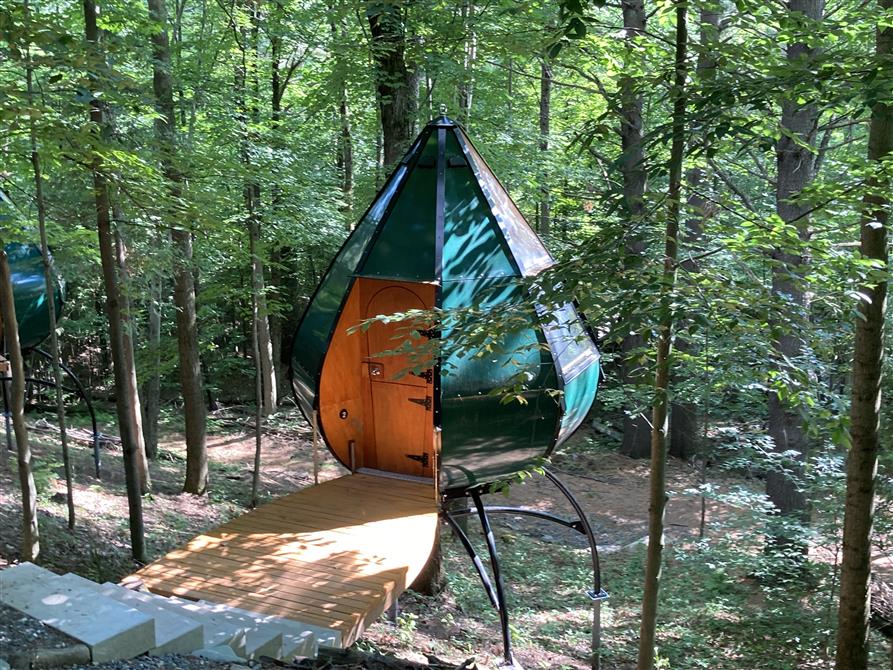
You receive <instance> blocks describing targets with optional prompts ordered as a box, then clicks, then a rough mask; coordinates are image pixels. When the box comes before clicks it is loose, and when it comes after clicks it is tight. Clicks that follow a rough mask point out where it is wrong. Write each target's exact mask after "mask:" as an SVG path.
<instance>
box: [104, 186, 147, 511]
mask: <svg viewBox="0 0 893 670" xmlns="http://www.w3.org/2000/svg"><path fill="white" fill-rule="evenodd" d="M112 213H113V214H114V218H115V220H116V221H121V220H122V217H121V216H120V210H119V209H118V206H117V204H114V203H113V204H112ZM115 262H116V265H117V267H118V281H119V286H120V290H121V335H122V337H123V338H124V364H125V370H124V373H125V376H126V379H127V386H128V397H129V398H132V399H133V402H132V403H131V404H130V407H129V408H128V411H129V413H130V422H131V424H132V426H131V430H132V432H133V436H134V440H135V441H136V460H137V467H138V469H139V473H140V491H142V492H143V493H144V494H145V493H148V492H149V489H150V488H151V487H152V479H151V476H150V474H149V461H148V459H147V458H146V442H145V437H144V436H143V411H142V406H141V404H140V394H139V388H140V387H139V382H138V380H137V377H136V356H135V354H134V350H133V333H134V332H135V330H134V324H133V317H132V312H131V310H130V293H131V283H130V271H129V270H128V269H127V245H126V243H125V241H124V238H123V237H122V236H121V231H120V228H119V224H117V223H116V224H115Z"/></svg>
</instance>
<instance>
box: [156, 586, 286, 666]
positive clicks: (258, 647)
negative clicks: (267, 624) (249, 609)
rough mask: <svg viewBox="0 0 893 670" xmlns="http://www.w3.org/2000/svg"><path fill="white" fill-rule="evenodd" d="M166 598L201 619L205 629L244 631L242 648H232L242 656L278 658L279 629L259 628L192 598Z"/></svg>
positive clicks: (248, 621) (193, 616)
mask: <svg viewBox="0 0 893 670" xmlns="http://www.w3.org/2000/svg"><path fill="white" fill-rule="evenodd" d="M168 600H169V601H170V602H171V603H176V604H177V605H179V606H180V607H181V609H182V610H183V612H184V613H185V614H186V615H187V616H189V617H192V618H195V619H197V620H198V621H201V622H202V623H203V624H204V625H205V629H206V630H207V628H208V627H209V626H212V627H216V628H220V629H235V630H242V631H244V632H245V648H244V650H243V651H242V652H241V653H240V652H239V650H238V649H234V651H235V652H236V653H237V654H239V656H241V657H242V658H247V659H249V660H251V659H255V658H260V657H261V656H271V657H272V658H279V656H280V655H281V654H282V633H280V632H279V631H276V630H269V629H266V628H260V627H258V624H257V622H255V621H254V620H253V619H251V618H249V617H245V616H242V615H240V614H237V613H235V612H231V611H227V610H214V609H213V608H210V607H207V606H206V605H203V604H201V603H199V602H196V601H194V600H184V599H182V598H168Z"/></svg>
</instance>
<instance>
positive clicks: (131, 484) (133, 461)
mask: <svg viewBox="0 0 893 670" xmlns="http://www.w3.org/2000/svg"><path fill="white" fill-rule="evenodd" d="M96 14H97V11H96V4H95V2H94V0H84V35H85V37H86V41H87V45H88V48H89V49H90V51H92V52H93V56H94V57H95V58H96V60H101V59H102V54H101V53H100V51H99V48H100V45H99V29H98V28H97V25H96ZM90 121H91V123H92V124H93V125H94V127H95V128H94V132H95V133H96V134H97V138H96V139H99V136H101V135H103V134H107V133H108V130H109V127H108V123H107V121H106V118H105V112H104V110H103V106H102V103H101V102H100V101H99V100H97V99H96V98H94V99H92V100H91V101H90ZM90 170H91V172H92V173H93V197H94V201H95V207H96V230H97V234H98V238H99V256H100V260H101V262H102V280H103V286H104V288H105V306H106V314H107V316H108V321H109V349H110V350H111V354H112V366H113V368H114V379H115V401H116V402H115V405H116V408H117V414H118V432H119V433H120V436H121V448H122V451H123V455H124V477H125V481H126V485H127V504H128V510H129V517H130V546H131V550H132V553H133V559H134V560H135V561H138V562H141V563H144V562H145V560H146V548H145V537H144V527H143V500H142V497H141V494H140V473H139V462H138V460H137V443H136V438H135V436H134V435H133V430H132V427H133V424H132V423H131V414H130V413H131V411H132V408H133V398H132V397H130V386H129V384H128V383H127V376H126V369H127V367H126V362H125V353H124V337H123V333H122V319H121V308H120V304H121V302H120V301H121V293H120V289H119V287H118V276H117V268H116V263H115V243H114V239H113V236H112V228H111V217H110V216H109V208H110V204H111V203H110V201H109V187H108V182H107V181H106V178H105V174H104V172H103V161H102V156H101V155H100V153H98V152H97V151H96V150H95V149H93V150H92V151H91V155H90Z"/></svg>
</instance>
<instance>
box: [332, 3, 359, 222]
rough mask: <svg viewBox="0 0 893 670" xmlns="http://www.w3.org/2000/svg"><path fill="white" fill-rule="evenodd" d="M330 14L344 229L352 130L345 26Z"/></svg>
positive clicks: (349, 218)
mask: <svg viewBox="0 0 893 670" xmlns="http://www.w3.org/2000/svg"><path fill="white" fill-rule="evenodd" d="M331 12H332V16H333V18H331V19H330V22H329V28H330V30H331V33H332V41H333V43H334V45H333V50H334V52H335V53H334V57H335V67H334V79H335V81H334V82H333V88H334V89H335V90H336V91H337V92H338V122H339V127H340V129H341V130H340V136H339V141H338V152H337V156H336V161H335V162H336V165H337V167H338V172H339V174H340V175H341V206H340V207H339V208H338V209H339V211H341V213H342V214H344V220H345V221H346V224H347V230H348V231H350V230H352V229H353V225H354V220H353V169H354V168H353V131H352V129H351V122H350V104H349V101H348V97H347V80H346V77H345V71H346V68H347V64H346V63H345V62H344V56H343V49H344V48H345V47H346V46H347V44H348V37H347V34H346V33H347V30H346V28H345V25H344V20H343V19H341V18H338V19H337V20H336V18H335V11H334V9H332V10H331Z"/></svg>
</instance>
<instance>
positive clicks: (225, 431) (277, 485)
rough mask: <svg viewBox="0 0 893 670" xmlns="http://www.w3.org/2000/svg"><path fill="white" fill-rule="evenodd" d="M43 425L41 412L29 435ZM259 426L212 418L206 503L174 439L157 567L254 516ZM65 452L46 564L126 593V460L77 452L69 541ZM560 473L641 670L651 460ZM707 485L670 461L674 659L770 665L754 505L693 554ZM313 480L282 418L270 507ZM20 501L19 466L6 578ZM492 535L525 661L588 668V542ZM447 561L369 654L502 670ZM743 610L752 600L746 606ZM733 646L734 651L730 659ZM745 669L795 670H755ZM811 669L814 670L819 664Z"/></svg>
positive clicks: (150, 515) (327, 472)
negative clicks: (586, 517)
mask: <svg viewBox="0 0 893 670" xmlns="http://www.w3.org/2000/svg"><path fill="white" fill-rule="evenodd" d="M106 419H107V420H108V421H107V423H106V425H113V423H112V421H111V417H110V416H108V417H106ZM36 420H37V419H36V417H34V416H33V415H29V419H28V421H29V423H30V424H31V425H35V421H36ZM250 423H251V419H250V418H248V417H246V416H240V415H239V414H237V413H234V412H233V411H232V410H230V411H229V412H225V413H221V414H218V415H214V416H212V417H210V419H209V424H208V430H209V437H208V446H209V454H210V461H211V466H210V469H211V484H210V489H209V493H208V495H206V496H202V497H198V496H193V495H189V494H184V493H182V492H181V486H182V481H183V472H184V468H185V461H184V444H183V441H182V438H181V436H180V434H179V433H177V432H176V431H174V430H167V431H165V432H164V438H163V440H162V444H161V447H160V453H159V458H158V459H156V460H155V461H153V462H152V465H151V475H152V491H151V493H150V494H149V495H147V496H146V497H145V500H144V515H145V524H146V529H147V544H148V549H149V556H150V558H152V559H154V558H157V557H159V556H161V555H162V554H164V553H165V552H166V551H168V550H170V549H171V548H173V547H175V546H177V545H180V544H182V543H184V542H185V541H187V540H188V539H189V538H191V537H192V536H193V535H195V534H197V533H198V532H199V531H202V530H204V529H208V528H210V527H213V526H216V525H218V524H220V523H222V522H224V521H226V520H227V519H229V518H232V517H233V516H236V515H239V514H241V513H243V512H244V511H245V510H246V508H247V506H248V503H249V500H250V494H251V467H252V462H253V457H254V436H253V432H252V431H251V426H250ZM0 431H2V428H0ZM57 442H58V441H57V439H56V436H55V435H54V434H52V433H51V432H47V431H33V450H34V454H35V464H36V465H35V469H36V480H37V485H38V489H39V508H40V517H39V520H40V530H41V555H40V560H39V562H40V564H42V565H43V566H45V567H47V568H50V569H52V570H54V571H56V572H59V573H63V572H67V571H72V572H76V573H78V574H81V575H83V576H85V577H88V578H90V579H94V580H96V581H99V582H102V581H117V580H119V579H120V578H121V577H123V576H125V575H127V574H129V573H130V572H132V571H133V570H134V567H135V566H134V564H133V563H132V562H131V560H130V559H129V550H128V524H127V502H126V498H125V495H124V481H123V469H122V463H121V453H120V451H119V450H117V449H115V448H114V445H106V447H105V448H103V450H102V470H101V475H102V477H101V479H97V478H96V477H95V476H94V471H93V464H92V450H91V449H90V445H89V444H87V443H85V442H83V441H77V442H75V444H74V445H73V448H72V454H73V464H74V471H75V487H74V496H75V504H76V508H77V515H78V519H77V527H76V528H75V530H74V531H69V530H68V529H67V527H66V504H65V493H64V491H65V485H64V480H63V479H62V477H61V473H62V469H61V456H60V454H59V448H58V444H57ZM323 452H324V450H323V451H321V455H322V456H323V458H322V464H321V470H320V474H321V479H330V478H333V477H337V476H340V475H342V474H344V472H345V471H344V470H343V468H342V467H341V466H340V465H338V464H337V463H336V462H335V461H334V459H333V458H332V457H331V456H330V455H329V454H328V453H327V452H325V453H323ZM13 461H14V459H11V464H12V462H13ZM551 467H552V469H553V471H555V472H556V473H558V474H559V476H561V477H562V478H563V479H564V481H565V483H566V484H568V486H569V487H570V488H571V489H572V490H573V491H574V492H575V493H576V494H577V496H578V498H579V500H580V502H581V503H582V504H583V506H584V508H585V509H587V510H588V511H589V514H590V519H591V521H592V523H593V526H594V529H595V532H596V535H597V538H598V542H599V545H600V553H601V558H602V565H603V582H604V586H605V588H606V589H607V590H608V591H609V592H610V594H611V598H610V599H609V600H608V601H607V602H606V603H605V604H604V605H603V607H602V625H603V635H602V644H603V654H602V656H603V659H604V662H603V667H605V668H627V667H633V666H632V665H631V663H632V661H633V660H634V658H635V650H636V639H637V634H638V618H637V617H638V604H639V598H640V594H641V575H642V566H643V561H644V558H643V556H644V551H643V548H644V545H645V538H646V535H647V511H648V466H647V462H645V461H636V460H632V459H628V458H626V457H623V456H620V455H618V454H617V453H615V452H613V451H612V450H610V449H608V448H605V447H604V446H599V440H596V439H594V436H593V435H592V434H591V433H588V432H587V431H585V430H583V431H580V432H579V433H578V434H577V436H575V437H574V438H573V440H572V442H571V443H569V444H567V445H565V446H564V447H563V448H562V450H561V452H560V454H558V455H556V456H555V457H553V459H552V466H551ZM708 475H709V480H710V482H711V485H712V486H713V487H714V490H715V491H723V490H724V491H727V492H734V491H747V490H749V488H754V487H753V486H751V483H750V482H749V481H748V480H747V479H746V478H742V477H733V476H731V475H728V474H726V473H724V472H708ZM700 477H701V475H700V473H699V472H698V471H697V470H696V469H695V468H693V467H692V466H691V465H690V464H688V463H684V462H681V461H678V460H671V462H670V464H669V470H668V488H669V489H670V491H671V492H673V493H672V495H671V497H670V500H669V504H668V507H667V516H666V521H667V541H668V545H669V546H670V550H669V551H668V552H666V554H667V555H666V558H667V566H666V571H665V577H664V590H663V603H662V608H663V609H662V616H663V617H665V621H666V624H665V625H664V627H663V628H662V639H661V642H662V648H661V653H662V654H663V655H664V656H665V657H667V658H669V659H670V661H674V663H673V664H672V665H671V667H730V668H731V667H745V666H742V665H740V663H741V661H742V655H743V656H750V655H752V654H753V656H754V658H759V655H760V653H761V652H760V650H761V649H764V648H771V647H774V646H775V645H776V644H778V643H780V640H778V639H774V638H769V637H768V636H764V639H763V640H762V641H761V640H760V638H759V635H760V634H761V632H760V629H758V630H754V624H752V622H751V623H749V625H748V626H741V614H740V612H739V611H738V610H739V609H740V606H748V607H754V608H756V609H757V610H762V609H763V603H762V602H761V601H760V598H761V596H760V595H759V594H758V593H755V592H754V589H752V588H751V587H750V586H749V585H748V584H747V581H748V578H747V575H746V573H745V572H742V571H741V570H740V569H737V570H736V569H734V565H735V561H739V562H740V560H741V557H740V556H739V555H738V554H735V553H734V552H733V551H732V550H731V549H730V547H737V546H743V545H749V544H750V542H751V539H752V538H749V537H748V533H747V527H748V522H747V519H746V518H745V517H746V514H745V513H743V512H742V511H741V508H740V507H738V506H736V505H735V504H730V503H728V502H727V501H722V502H720V501H717V500H708V501H707V502H706V505H705V522H706V526H705V527H706V531H707V535H708V538H710V537H713V538H714V541H715V545H716V546H715V547H714V548H713V549H712V550H710V551H708V552H707V553H703V552H704V551H706V550H704V549H703V547H702V548H701V549H699V551H701V552H702V553H700V554H698V555H697V557H696V559H695V560H693V558H692V557H693V556H694V554H692V553H691V552H692V551H693V549H692V547H695V546H696V545H697V544H698V542H699V540H698V535H699V526H700V523H701V499H700V498H699V497H698V496H697V495H692V494H691V492H692V491H693V489H695V488H696V487H697V486H698V484H699V482H700ZM311 482H312V450H311V447H310V432H309V429H308V428H307V426H306V424H305V423H304V422H303V421H302V420H300V419H299V418H298V416H297V412H296V411H294V410H292V411H285V412H282V413H280V414H279V415H277V416H275V417H273V418H272V420H271V421H270V422H269V425H268V426H267V429H266V434H265V438H264V445H263V459H262V469H261V487H260V488H261V491H262V494H263V497H264V499H269V498H274V497H277V496H281V495H283V494H286V493H289V492H291V491H294V490H297V489H299V488H302V487H305V486H307V485H309V484H310V483H311ZM756 488H759V487H758V486H757V487H756ZM17 493H18V487H17V483H16V480H15V474H14V471H13V468H11V467H0V568H2V567H4V565H5V564H7V563H14V562H16V561H17V560H18V556H17V551H18V537H19V532H20V519H21V516H20V500H19V498H18V495H17ZM501 496H502V494H500V499H499V500H495V501H492V502H495V503H496V504H509V505H524V506H530V507H535V508H538V509H542V510H547V511H550V512H554V513H559V514H569V513H570V509H569V507H568V505H567V504H566V503H565V502H564V501H563V499H561V497H560V494H559V493H558V492H557V491H556V490H555V489H554V487H553V486H552V485H551V484H550V483H549V482H548V481H547V480H546V479H545V478H543V477H540V476H533V477H531V478H529V479H527V480H525V481H524V482H523V483H519V484H516V485H513V486H512V487H511V489H510V491H509V492H508V493H507V494H505V497H504V498H502V497H501ZM470 525H471V526H472V533H471V536H472V540H473V541H480V536H479V533H477V534H476V533H474V532H473V531H474V528H473V526H474V524H470ZM494 525H495V529H496V535H497V542H498V543H499V546H500V551H501V552H502V557H503V566H504V573H505V578H506V581H507V584H508V590H509V598H510V606H511V607H510V612H511V615H512V630H513V635H514V640H515V645H516V656H517V658H518V660H519V661H520V663H521V664H522V665H523V666H524V667H526V668H587V667H589V661H588V659H589V651H590V642H591V636H590V631H591V610H590V605H589V600H588V598H587V596H586V593H585V592H586V590H587V589H588V588H591V568H590V563H589V555H588V553H589V552H588V550H587V549H586V546H587V545H586V543H585V540H584V538H583V537H582V536H580V535H578V534H576V533H574V532H572V531H569V530H566V529H564V528H562V527H560V526H557V525H555V524H549V523H546V522H542V521H538V520H532V519H530V518H526V517H525V518H522V517H517V516H512V515H505V516H499V517H496V518H495V519H494ZM705 541H706V540H702V541H701V544H702V545H703V544H704V542H705ZM730 551H732V553H729V552H730ZM711 552H712V553H711ZM717 552H720V553H717ZM722 552H726V553H722ZM723 556H725V557H726V559H723V558H722V557H723ZM721 560H727V561H728V565H720V566H719V568H720V569H721V570H722V571H724V574H725V577H715V576H713V577H711V576H709V571H708V572H705V571H704V570H698V568H700V567H702V566H703V565H705V564H706V565H708V566H709V567H710V568H711V569H713V570H716V565H714V564H712V563H711V562H712V561H721ZM444 562H445V569H446V574H447V576H448V577H447V586H446V588H445V590H444V592H443V593H442V594H441V595H440V596H439V597H437V598H427V597H424V596H421V595H417V594H414V593H412V592H408V593H407V594H406V595H405V596H404V597H402V598H401V614H400V616H399V617H398V620H397V622H396V624H392V623H390V622H386V621H385V620H384V619H382V621H380V622H379V623H376V624H374V625H373V626H371V627H370V628H369V629H368V630H367V631H366V633H365V635H364V636H363V638H362V639H361V640H360V642H358V644H357V648H358V649H359V650H361V651H368V652H374V653H386V654H393V655H395V656H396V657H399V658H402V659H405V660H407V661H419V662H424V661H425V660H426V657H427V656H428V655H433V656H436V657H437V658H439V659H445V660H447V661H450V662H455V663H456V664H459V663H461V662H462V661H464V660H466V659H467V658H469V657H475V658H476V659H477V662H478V664H479V665H480V666H484V667H496V666H498V665H499V661H500V657H501V643H500V633H499V621H498V617H497V615H496V613H495V612H494V611H493V610H492V609H491V608H490V606H489V603H488V602H487V599H486V596H485V594H484V592H483V590H482V589H481V587H480V584H479V582H478V579H477V576H476V574H475V573H474V571H473V568H472V566H471V565H470V562H469V561H468V560H467V558H466V556H465V554H464V552H463V550H462V548H461V545H459V543H458V542H456V541H455V540H453V538H452V537H451V535H450V534H449V533H444ZM739 568H740V566H739ZM748 594H749V595H748ZM736 598H739V599H743V600H742V601H741V602H740V603H736V602H734V601H735V599H736ZM742 603H743V604H742ZM704 617H708V618H709V620H710V621H711V622H712V624H711V625H710V626H703V625H701V623H700V622H701V621H704V620H705V619H704ZM793 623H794V624H796V622H793ZM794 628H796V625H795V626H794ZM826 630H827V628H826ZM763 633H765V631H763ZM775 634H777V632H776V633H775ZM754 635H756V636H757V637H756V638H755V639H754V638H753V636H754ZM800 637H804V635H803V634H802V633H801V634H800ZM739 638H742V639H739ZM798 640H799V638H798ZM724 644H725V645H728V646H729V647H730V649H731V651H730V650H729V649H724V648H723V645H724ZM797 645H799V647H798V646H797ZM705 646H706V647H707V648H712V649H714V651H712V652H710V654H711V655H715V660H714V661H713V662H710V663H709V664H708V665H691V666H689V665H688V663H685V662H682V663H681V664H680V663H679V662H675V661H676V660H677V659H679V661H682V660H683V659H686V658H690V653H691V651H692V650H694V649H700V650H701V653H700V654H699V655H700V656H701V657H702V662H703V655H704V654H703V649H704V648H705ZM820 647H821V641H820V640H819V641H816V640H814V639H813V640H804V641H798V642H797V644H796V645H795V646H794V647H793V648H788V649H785V652H784V653H785V654H786V655H791V656H792V657H793V658H797V659H801V660H804V662H805V658H806V657H807V656H808V657H810V658H811V657H812V656H813V655H814V654H815V649H816V648H820ZM798 662H799V661H798ZM727 663H728V665H727ZM747 667H785V666H784V665H780V666H777V665H775V664H772V665H766V666H762V665H760V664H753V663H752V662H751V664H750V665H749V666H747ZM791 667H793V666H791ZM802 667H813V666H812V664H811V663H805V664H804V665H802Z"/></svg>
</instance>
